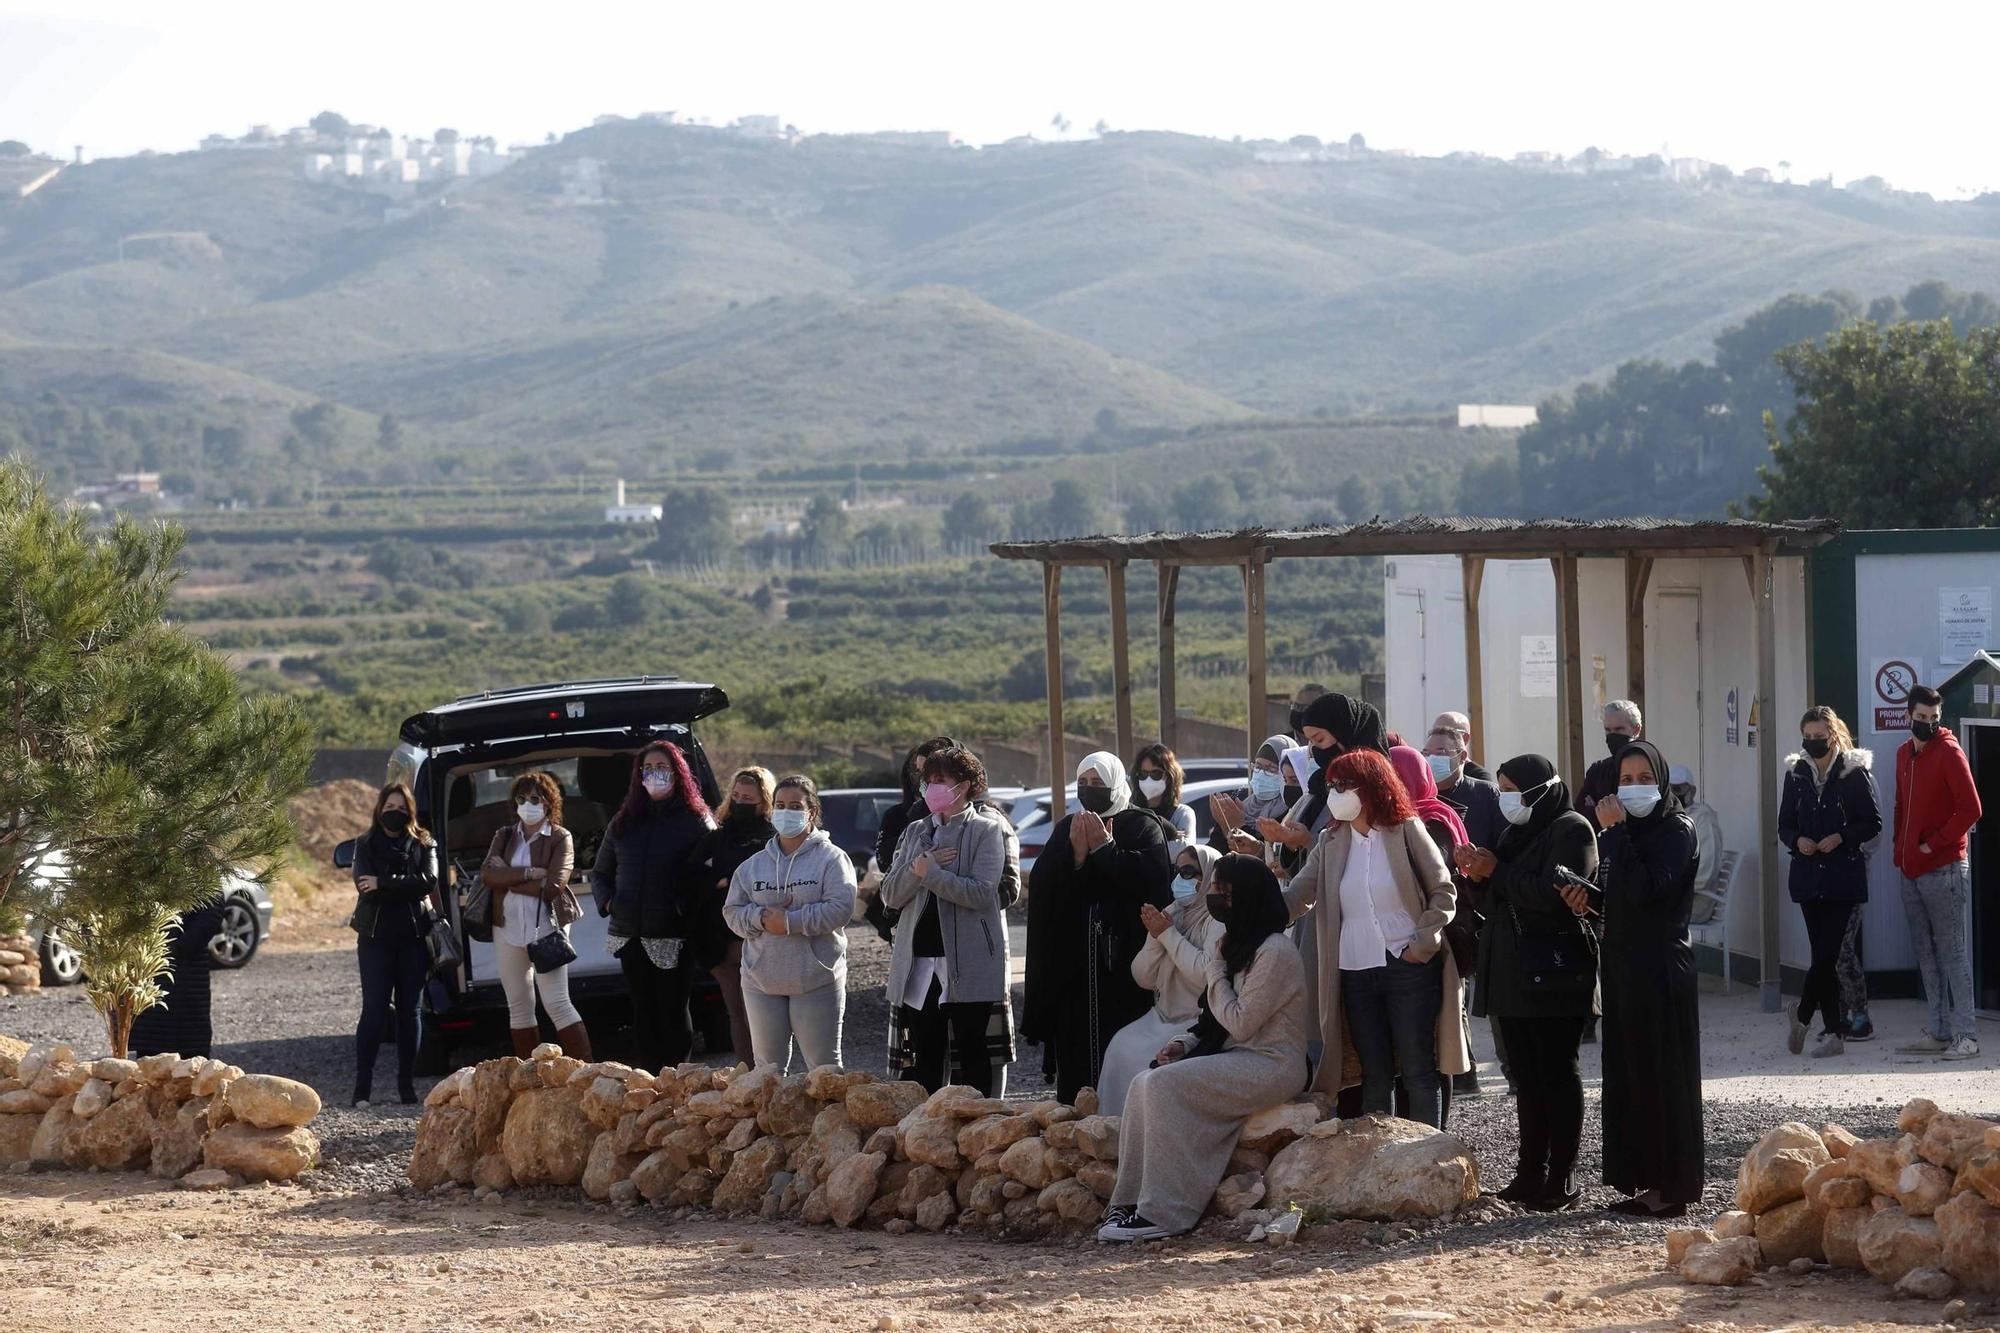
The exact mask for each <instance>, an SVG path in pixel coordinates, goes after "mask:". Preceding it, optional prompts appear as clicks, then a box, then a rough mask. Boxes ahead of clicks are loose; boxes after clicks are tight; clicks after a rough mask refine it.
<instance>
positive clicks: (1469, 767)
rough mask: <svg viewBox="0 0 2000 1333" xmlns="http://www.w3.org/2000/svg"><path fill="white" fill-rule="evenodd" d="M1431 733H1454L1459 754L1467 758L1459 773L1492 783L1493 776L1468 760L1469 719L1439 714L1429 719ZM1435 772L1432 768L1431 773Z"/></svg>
mask: <svg viewBox="0 0 2000 1333" xmlns="http://www.w3.org/2000/svg"><path fill="white" fill-rule="evenodd" d="M1431 731H1432V733H1433V734H1435V733H1437V732H1438V731H1451V732H1456V733H1457V734H1458V740H1459V749H1460V751H1461V752H1463V753H1464V754H1465V755H1467V756H1468V757H1467V758H1466V760H1465V761H1464V763H1462V764H1460V765H1459V767H1460V769H1461V771H1463V772H1464V774H1465V776H1467V777H1469V778H1478V779H1479V780H1480V781H1481V782H1489V783H1490V782H1492V781H1493V775H1492V774H1491V773H1489V772H1487V771H1486V770H1485V769H1483V768H1481V767H1480V766H1479V765H1478V764H1475V763H1473V762H1472V760H1471V758H1470V755H1471V754H1472V719H1471V718H1469V717H1467V716H1466V715H1465V714H1463V713H1439V714H1438V715H1437V716H1436V717H1434V718H1432V719H1431ZM1435 771H1436V770H1435V768H1433V772H1435Z"/></svg>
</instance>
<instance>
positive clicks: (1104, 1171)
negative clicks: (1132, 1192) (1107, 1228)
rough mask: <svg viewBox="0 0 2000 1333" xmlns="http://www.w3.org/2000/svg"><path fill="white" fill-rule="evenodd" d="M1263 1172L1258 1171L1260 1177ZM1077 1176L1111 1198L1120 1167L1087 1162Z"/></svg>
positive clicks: (1101, 1194) (1107, 1197) (1108, 1163)
mask: <svg viewBox="0 0 2000 1333" xmlns="http://www.w3.org/2000/svg"><path fill="white" fill-rule="evenodd" d="M1262 1174H1263V1173H1262V1172H1259V1173H1258V1175H1259V1177H1260V1178H1261V1177H1262ZM1076 1178H1077V1179H1078V1180H1080V1181H1082V1182H1083V1183H1084V1185H1085V1186H1087V1187H1088V1188H1089V1190H1090V1192H1091V1193H1092V1194H1095V1195H1096V1196H1097V1197H1098V1198H1099V1199H1109V1198H1110V1197H1111V1191H1112V1190H1114V1189H1116V1188H1118V1168H1117V1167H1116V1166H1115V1165H1113V1164H1112V1163H1110V1162H1085V1163H1084V1164H1083V1166H1082V1167H1081V1168H1080V1169H1078V1171H1077V1173H1076Z"/></svg>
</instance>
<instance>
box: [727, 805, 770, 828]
mask: <svg viewBox="0 0 2000 1333" xmlns="http://www.w3.org/2000/svg"><path fill="white" fill-rule="evenodd" d="M762 813H763V808H762V807H761V806H759V805H758V804H757V803H756V802H755V801H731V802H730V803H729V817H730V818H731V819H741V820H743V821H744V822H746V823H747V822H749V821H750V820H752V819H755V818H756V817H757V816H758V815H760V814H762Z"/></svg>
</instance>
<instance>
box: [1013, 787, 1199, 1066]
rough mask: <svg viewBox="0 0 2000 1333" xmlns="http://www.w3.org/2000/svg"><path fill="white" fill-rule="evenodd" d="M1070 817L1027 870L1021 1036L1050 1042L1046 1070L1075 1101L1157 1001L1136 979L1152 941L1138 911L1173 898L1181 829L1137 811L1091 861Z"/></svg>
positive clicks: (1125, 816) (1116, 825)
mask: <svg viewBox="0 0 2000 1333" xmlns="http://www.w3.org/2000/svg"><path fill="white" fill-rule="evenodd" d="M1074 819H1075V816H1073V815H1072V816H1069V817H1067V818H1065V819H1063V820H1062V821H1061V822H1060V823H1058V824H1057V825H1056V826H1055V827H1054V828H1053V829H1051V830H1050V831H1049V840H1048V843H1047V845H1046V846H1044V847H1043V849H1042V854H1041V855H1040V856H1038V857H1036V858H1035V868H1034V869H1033V871H1031V872H1030V873H1029V876H1028V984H1027V997H1026V1003H1025V1005H1024V1006H1023V1010H1022V1021H1021V1036H1022V1037H1023V1038H1024V1039H1025V1040H1027V1041H1029V1042H1031V1043H1033V1044H1035V1045H1039V1046H1041V1047H1042V1067H1043V1072H1044V1073H1045V1074H1046V1075H1047V1076H1048V1077H1049V1078H1050V1079H1051V1080H1053V1081H1054V1083H1055V1085H1056V1096H1057V1097H1058V1098H1059V1099H1060V1100H1062V1101H1065V1102H1074V1101H1075V1100H1076V1094H1077V1093H1078V1092H1079V1091H1080V1090H1082V1089H1083V1088H1086V1087H1094V1086H1096V1083H1097V1076H1098V1072H1099V1070H1100V1069H1101V1068H1102V1067H1103V1064H1104V1051H1105V1048H1106V1047H1108V1046H1109V1045H1110V1044H1111V1038H1112V1037H1114V1036H1115V1035H1117V1032H1118V1029H1120V1028H1122V1027H1124V1026H1125V1025H1126V1024H1127V1023H1129V1022H1131V1021H1132V1020H1133V1019H1135V1018H1137V1017H1139V1016H1140V1015H1141V1014H1143V1013H1145V1012H1146V1010H1147V1009H1149V1008H1151V1007H1152V1003H1153V993H1152V992H1151V991H1149V990H1147V989H1146V988H1145V987H1143V986H1141V985H1139V983H1138V982H1136V981H1134V980H1133V979H1132V960H1133V958H1135V957H1137V956H1138V953H1139V948H1140V946H1141V945H1143V944H1144V943H1145V941H1146V928H1145V927H1144V926H1142V925H1140V924H1139V907H1140V905H1141V904H1143V903H1151V904H1152V905H1153V906H1155V907H1160V908H1164V907H1166V906H1167V905H1168V904H1169V903H1171V902H1172V901H1173V889H1172V887H1171V885H1172V883H1173V874H1174V870H1173V861H1172V859H1171V858H1169V857H1168V855H1167V843H1168V841H1169V839H1170V838H1172V837H1173V832H1172V830H1171V829H1170V827H1169V826H1168V824H1167V822H1166V821H1165V820H1164V819H1161V818H1160V817H1159V816H1158V815H1155V814H1153V813H1152V812H1150V811H1146V810H1140V809H1137V808H1133V809H1127V810H1121V811H1120V812H1118V813H1117V814H1115V815H1113V816H1112V817H1111V818H1110V819H1109V820H1108V821H1107V823H1108V824H1109V827H1110V831H1111V841H1110V842H1108V843H1106V844H1105V845H1104V846H1102V847H1099V848H1098V849H1097V850H1096V851H1094V852H1092V853H1091V854H1090V855H1089V856H1087V857H1085V858H1084V861H1083V864H1082V865H1080V866H1079V865H1077V864H1076V858H1075V857H1074V855H1072V854H1071V852H1070V846H1069V830H1070V824H1071V822H1072V821H1073V820H1074Z"/></svg>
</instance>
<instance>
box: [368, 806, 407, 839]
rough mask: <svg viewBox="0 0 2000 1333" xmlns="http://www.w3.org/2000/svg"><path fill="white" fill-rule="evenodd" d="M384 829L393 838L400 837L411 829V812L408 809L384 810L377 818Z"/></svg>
mask: <svg viewBox="0 0 2000 1333" xmlns="http://www.w3.org/2000/svg"><path fill="white" fill-rule="evenodd" d="M376 822H377V823H378V824H380V825H381V826H382V831H383V832H384V833H386V834H388V835H389V836H390V837H392V838H400V837H402V836H403V835H404V834H405V833H407V832H409V829H410V814H409V811H407V810H384V811H383V812H382V815H381V817H380V818H379V819H377V820H376Z"/></svg>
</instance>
